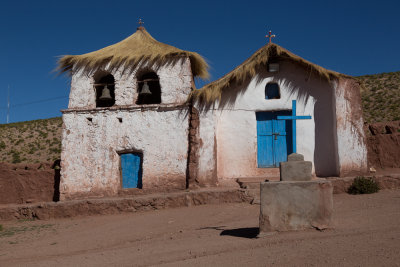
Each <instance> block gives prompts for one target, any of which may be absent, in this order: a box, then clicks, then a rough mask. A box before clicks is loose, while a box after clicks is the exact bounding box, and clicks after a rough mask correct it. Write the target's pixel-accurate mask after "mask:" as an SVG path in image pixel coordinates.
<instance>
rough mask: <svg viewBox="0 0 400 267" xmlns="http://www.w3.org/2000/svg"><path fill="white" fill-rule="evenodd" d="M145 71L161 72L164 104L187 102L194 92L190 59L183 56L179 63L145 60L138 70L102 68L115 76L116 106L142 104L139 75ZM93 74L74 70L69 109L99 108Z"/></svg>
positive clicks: (158, 73)
mask: <svg viewBox="0 0 400 267" xmlns="http://www.w3.org/2000/svg"><path fill="white" fill-rule="evenodd" d="M142 70H149V71H154V72H155V73H157V75H158V77H159V79H160V86H161V103H162V104H177V103H185V101H186V100H187V97H188V95H189V94H190V92H191V82H192V71H191V67H190V60H189V58H180V59H179V60H178V61H177V62H176V63H174V64H168V65H164V66H157V65H149V64H148V63H146V62H143V63H142V64H139V65H138V66H137V67H136V68H135V69H133V70H128V71H123V68H122V67H121V68H119V69H118V70H116V71H113V70H110V69H108V68H107V67H106V68H104V69H101V70H100V71H109V72H110V73H111V74H112V75H113V76H114V79H115V106H126V105H128V106H140V105H136V104H135V103H136V100H137V97H138V90H137V88H138V87H137V86H138V84H137V78H138V77H137V74H139V75H140V74H143V72H142ZM93 76H94V74H93V73H91V74H87V73H84V72H83V71H82V70H79V71H75V72H73V74H72V79H71V91H70V95H69V105H68V108H70V109H77V108H80V109H82V108H83V109H87V108H96V90H95V87H94V83H95V81H94V78H93Z"/></svg>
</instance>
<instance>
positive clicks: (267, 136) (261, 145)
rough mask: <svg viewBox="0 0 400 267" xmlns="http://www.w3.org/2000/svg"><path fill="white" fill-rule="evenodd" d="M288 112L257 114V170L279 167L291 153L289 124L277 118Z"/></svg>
mask: <svg viewBox="0 0 400 267" xmlns="http://www.w3.org/2000/svg"><path fill="white" fill-rule="evenodd" d="M290 114H291V113H290V111H279V112H257V113H256V119H257V164H258V167H259V168H272V167H279V162H282V161H287V155H288V154H290V153H291V152H290V151H289V150H290V148H291V145H290V143H291V124H290V123H288V121H286V120H278V119H277V116H286V115H290Z"/></svg>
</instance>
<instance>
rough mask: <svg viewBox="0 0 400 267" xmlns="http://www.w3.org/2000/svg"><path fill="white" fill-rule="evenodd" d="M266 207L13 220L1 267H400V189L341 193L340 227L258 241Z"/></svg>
mask: <svg viewBox="0 0 400 267" xmlns="http://www.w3.org/2000/svg"><path fill="white" fill-rule="evenodd" d="M259 208H260V206H259V205H250V204H245V203H235V204H222V205H203V206H194V207H184V208H175V209H166V210H156V211H146V212H137V213H125V214H119V215H104V216H91V217H75V218H72V219H58V220H54V219H52V220H40V221H9V222H5V223H3V231H1V232H0V265H1V266H149V265H161V266H210V265H214V266H216V265H217V266H271V265H277V266H400V254H399V251H400V224H399V221H400V190H398V189H396V190H381V191H380V192H379V193H375V194H370V195H348V194H336V195H334V216H333V227H332V228H331V229H328V230H324V231H318V230H315V229H309V230H306V231H297V232H282V233H273V234H271V235H268V236H264V237H260V238H257V231H258V228H257V227H258V215H259Z"/></svg>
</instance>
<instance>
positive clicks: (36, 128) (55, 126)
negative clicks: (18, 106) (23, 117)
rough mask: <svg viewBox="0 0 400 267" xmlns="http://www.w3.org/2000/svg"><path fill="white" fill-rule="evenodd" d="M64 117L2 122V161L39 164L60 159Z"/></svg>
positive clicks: (0, 127)
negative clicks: (62, 118)
mask: <svg viewBox="0 0 400 267" xmlns="http://www.w3.org/2000/svg"><path fill="white" fill-rule="evenodd" d="M61 129H62V120H61V117H57V118H51V119H45V120H34V121H24V122H17V123H9V124H0V162H11V163H19V162H24V163H38V162H51V161H54V160H55V159H59V158H60V153H61Z"/></svg>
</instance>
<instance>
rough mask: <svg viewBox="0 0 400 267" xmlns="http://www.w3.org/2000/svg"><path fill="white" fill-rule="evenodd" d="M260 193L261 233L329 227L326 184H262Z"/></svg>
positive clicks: (329, 199) (329, 195) (329, 187)
mask: <svg viewBox="0 0 400 267" xmlns="http://www.w3.org/2000/svg"><path fill="white" fill-rule="evenodd" d="M260 191H261V198H260V204H261V206H260V233H266V232H272V231H290V230H301V229H307V228H317V229H325V228H328V227H329V225H330V224H331V218H332V212H333V199H332V192H333V186H332V183H331V182H329V181H321V180H317V181H302V182H296V181H294V182H263V183H261V190H260Z"/></svg>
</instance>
